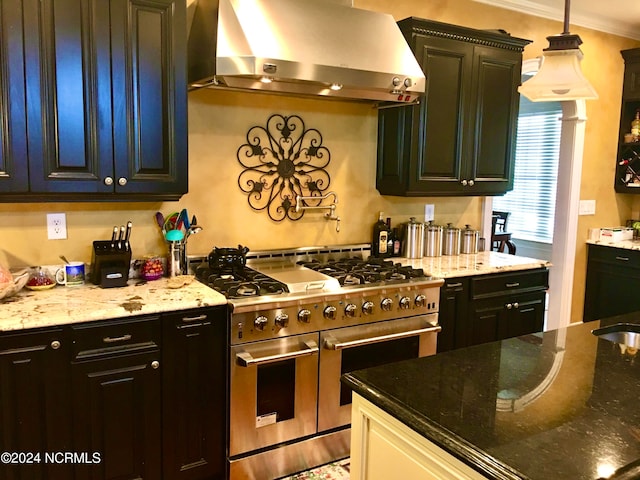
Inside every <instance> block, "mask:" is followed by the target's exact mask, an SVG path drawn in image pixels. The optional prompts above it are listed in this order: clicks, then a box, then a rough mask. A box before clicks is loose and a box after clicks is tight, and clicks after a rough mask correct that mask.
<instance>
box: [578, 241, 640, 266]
mask: <svg viewBox="0 0 640 480" xmlns="http://www.w3.org/2000/svg"><path fill="white" fill-rule="evenodd" d="M589 261H595V262H603V263H610V264H614V265H622V266H625V267H629V268H640V250H627V249H625V248H615V247H605V246H602V245H591V244H589Z"/></svg>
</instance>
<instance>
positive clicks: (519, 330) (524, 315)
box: [499, 292, 547, 340]
mask: <svg viewBox="0 0 640 480" xmlns="http://www.w3.org/2000/svg"><path fill="white" fill-rule="evenodd" d="M546 298H547V294H546V292H536V293H531V294H526V295H518V296H515V297H513V298H511V299H509V302H508V303H507V304H506V308H507V310H508V311H509V315H508V316H507V317H506V319H505V322H504V323H503V324H502V325H500V337H499V339H500V340H502V339H504V338H512V337H519V336H520V335H527V334H530V333H536V332H541V331H542V330H543V328H544V310H545V302H546ZM509 305H511V307H509Z"/></svg>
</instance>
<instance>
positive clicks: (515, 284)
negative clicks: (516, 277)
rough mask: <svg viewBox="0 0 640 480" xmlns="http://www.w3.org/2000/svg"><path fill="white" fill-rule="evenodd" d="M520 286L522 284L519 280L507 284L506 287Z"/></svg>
mask: <svg viewBox="0 0 640 480" xmlns="http://www.w3.org/2000/svg"><path fill="white" fill-rule="evenodd" d="M519 286H520V283H519V282H515V283H507V284H505V287H507V288H513V287H519Z"/></svg>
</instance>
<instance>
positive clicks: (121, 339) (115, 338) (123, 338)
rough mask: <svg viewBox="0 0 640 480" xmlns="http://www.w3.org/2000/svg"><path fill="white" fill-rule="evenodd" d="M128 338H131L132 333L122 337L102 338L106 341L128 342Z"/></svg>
mask: <svg viewBox="0 0 640 480" xmlns="http://www.w3.org/2000/svg"><path fill="white" fill-rule="evenodd" d="M127 340H131V335H129V334H126V335H122V336H121V337H104V338H103V339H102V341H103V342H104V343H115V342H126V341H127Z"/></svg>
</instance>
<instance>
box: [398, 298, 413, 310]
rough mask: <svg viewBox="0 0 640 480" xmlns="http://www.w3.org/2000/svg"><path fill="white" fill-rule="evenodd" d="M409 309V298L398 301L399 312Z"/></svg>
mask: <svg viewBox="0 0 640 480" xmlns="http://www.w3.org/2000/svg"><path fill="white" fill-rule="evenodd" d="M409 308H411V299H410V298H409V297H402V298H401V299H400V310H409Z"/></svg>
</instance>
